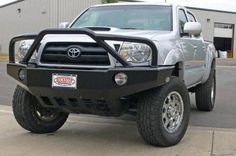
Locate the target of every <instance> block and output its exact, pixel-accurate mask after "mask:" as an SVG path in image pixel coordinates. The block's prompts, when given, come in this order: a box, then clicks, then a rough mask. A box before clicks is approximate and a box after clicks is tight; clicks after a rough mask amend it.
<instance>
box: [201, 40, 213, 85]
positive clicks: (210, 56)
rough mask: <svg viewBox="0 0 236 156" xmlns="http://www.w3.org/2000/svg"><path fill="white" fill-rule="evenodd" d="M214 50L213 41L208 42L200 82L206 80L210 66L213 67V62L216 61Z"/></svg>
mask: <svg viewBox="0 0 236 156" xmlns="http://www.w3.org/2000/svg"><path fill="white" fill-rule="evenodd" d="M215 60H216V50H215V47H214V45H213V43H209V44H208V46H207V54H206V59H205V62H206V63H205V73H204V74H203V77H202V84H203V83H205V82H206V81H207V80H208V77H209V75H210V73H211V69H212V66H213V68H215V63H216V61H215Z"/></svg>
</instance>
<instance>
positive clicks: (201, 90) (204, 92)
mask: <svg viewBox="0 0 236 156" xmlns="http://www.w3.org/2000/svg"><path fill="white" fill-rule="evenodd" d="M215 74H216V71H215V65H214V64H213V65H212V68H211V73H210V75H209V78H208V80H207V81H206V82H205V83H204V84H201V85H200V86H198V87H197V89H196V94H195V97H196V106H197V109H198V110H199V111H206V112H210V111H212V110H213V109H214V106H215V98H216V76H215ZM213 85H215V86H214V99H213V100H212V97H211V92H212V87H213Z"/></svg>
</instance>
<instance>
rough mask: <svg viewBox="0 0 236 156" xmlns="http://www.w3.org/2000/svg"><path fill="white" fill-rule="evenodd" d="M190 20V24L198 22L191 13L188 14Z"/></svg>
mask: <svg viewBox="0 0 236 156" xmlns="http://www.w3.org/2000/svg"><path fill="white" fill-rule="evenodd" d="M188 18H189V22H197V21H196V18H195V17H194V16H193V14H191V13H190V12H188Z"/></svg>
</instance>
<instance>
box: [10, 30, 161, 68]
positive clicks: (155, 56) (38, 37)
mask: <svg viewBox="0 0 236 156" xmlns="http://www.w3.org/2000/svg"><path fill="white" fill-rule="evenodd" d="M63 34H68V35H69V34H82V35H87V36H89V37H91V38H92V39H93V40H94V41H95V42H97V43H98V44H99V45H100V46H101V47H103V48H104V49H105V50H106V51H107V52H108V53H109V54H111V55H112V56H113V57H114V58H115V59H116V60H117V61H118V62H119V63H121V64H122V65H123V66H124V67H130V66H131V64H130V63H129V62H127V61H126V60H124V59H123V58H122V57H121V56H120V55H119V54H118V53H117V52H116V51H115V50H114V49H113V48H112V47H111V46H109V45H108V44H107V43H106V42H105V41H106V40H114V41H124V42H137V43H143V44H146V45H148V46H149V47H150V48H151V49H152V61H151V67H157V61H158V50H157V48H156V46H155V44H154V43H153V41H151V40H149V39H147V38H142V37H130V36H129V37H127V36H121V35H107V34H96V33H94V32H93V31H92V30H90V29H87V28H76V29H46V30H43V31H41V32H40V33H39V34H38V35H37V34H28V35H20V36H16V37H14V38H13V39H12V40H11V41H10V45H9V63H15V43H16V42H18V41H21V40H29V39H34V42H33V44H32V46H31V47H30V49H29V51H28V52H27V53H26V55H25V57H24V58H23V60H22V61H21V62H20V63H21V64H28V62H29V60H30V58H31V57H32V55H33V53H34V52H35V50H36V49H37V48H38V47H39V46H40V43H41V41H42V39H43V38H44V37H45V36H46V35H63Z"/></svg>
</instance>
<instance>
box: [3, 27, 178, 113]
mask: <svg viewBox="0 0 236 156" xmlns="http://www.w3.org/2000/svg"><path fill="white" fill-rule="evenodd" d="M47 34H85V35H88V36H90V37H91V38H92V39H94V40H95V41H96V42H97V43H98V44H99V45H100V46H102V47H103V48H104V49H105V50H106V51H107V52H108V53H110V54H111V55H112V56H113V57H114V58H115V59H116V60H117V62H119V63H120V64H121V65H122V66H121V67H114V68H110V69H81V68H75V69H71V68H70V69H68V68H57V67H50V68H49V67H43V66H38V65H32V64H30V63H29V60H30V58H31V56H32V55H33V53H34V52H35V51H36V49H37V48H38V47H39V45H40V42H41V40H42V39H43V38H44V36H45V35H47ZM25 39H34V43H33V44H32V46H31V48H30V49H29V51H28V53H27V54H26V56H25V57H24V59H23V60H22V61H21V62H20V63H18V64H16V63H15V50H14V49H15V43H16V42H17V41H20V40H25ZM105 40H117V41H126V42H138V43H145V44H147V45H149V46H150V47H151V49H152V62H151V65H150V66H149V67H134V66H132V65H131V64H130V63H128V62H127V61H125V60H124V59H123V58H122V57H121V56H119V54H118V53H117V52H116V51H115V50H114V49H113V48H112V47H110V46H109V45H108V44H107V43H106V42H105ZM157 56H158V51H157V48H156V46H155V44H154V43H153V42H152V41H151V40H148V39H145V38H137V37H125V36H114V35H101V34H96V33H94V32H93V31H91V30H88V29H50V30H44V31H42V32H40V33H39V34H38V35H22V36H18V37H15V38H13V39H12V40H11V42H10V47H9V64H8V65H7V73H8V74H9V75H10V76H11V77H13V78H14V79H15V80H17V82H18V84H19V85H20V86H22V87H23V88H25V89H26V90H28V91H29V92H30V93H32V95H34V96H36V97H37V98H38V99H39V100H40V102H41V103H42V104H43V105H45V106H48V107H63V108H64V107H66V106H69V107H73V106H77V104H78V103H83V102H84V103H85V105H86V102H88V101H90V102H91V101H92V103H93V104H95V105H99V104H100V103H104V102H105V101H111V100H113V99H119V98H121V97H124V96H128V95H133V94H135V93H139V92H142V91H146V90H148V89H152V88H155V87H157V86H160V85H162V84H164V83H166V79H167V78H168V77H170V76H171V75H172V73H173V69H174V66H166V67H158V66H157V60H158V59H157ZM20 70H23V71H24V73H25V78H24V79H23V80H21V79H20V78H19V71H20ZM120 72H122V73H125V74H126V75H127V76H128V81H127V83H126V84H125V85H123V86H118V85H117V84H116V83H115V81H114V76H115V75H116V74H117V73H120ZM53 74H65V75H68V74H69V75H72V74H73V75H77V89H68V88H53V87H52V75H53ZM81 100H82V102H81ZM89 107H90V106H89ZM103 109H104V110H105V109H106V108H103ZM80 110H81V109H80ZM83 110H85V109H83ZM89 110H91V109H90V108H89Z"/></svg>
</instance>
